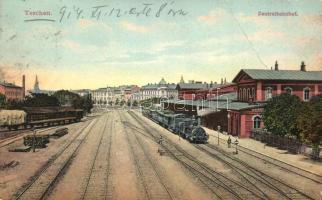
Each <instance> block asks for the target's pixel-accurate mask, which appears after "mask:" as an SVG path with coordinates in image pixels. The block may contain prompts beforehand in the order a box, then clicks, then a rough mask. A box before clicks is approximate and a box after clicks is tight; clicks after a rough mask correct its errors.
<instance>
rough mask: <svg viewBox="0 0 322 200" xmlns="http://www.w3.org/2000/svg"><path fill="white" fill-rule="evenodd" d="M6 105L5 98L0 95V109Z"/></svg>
mask: <svg viewBox="0 0 322 200" xmlns="http://www.w3.org/2000/svg"><path fill="white" fill-rule="evenodd" d="M5 105H6V96H5V95H3V94H0V108H4V107H5Z"/></svg>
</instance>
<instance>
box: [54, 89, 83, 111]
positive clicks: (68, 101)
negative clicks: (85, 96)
mask: <svg viewBox="0 0 322 200" xmlns="http://www.w3.org/2000/svg"><path fill="white" fill-rule="evenodd" d="M53 96H54V97H56V98H57V99H58V100H59V103H60V105H62V106H74V107H75V105H73V102H75V101H76V102H77V101H80V99H81V97H80V96H79V95H78V94H76V93H73V92H70V91H68V90H58V91H57V92H55V93H54V94H53ZM77 99H78V100H77Z"/></svg>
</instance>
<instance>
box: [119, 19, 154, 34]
mask: <svg viewBox="0 0 322 200" xmlns="http://www.w3.org/2000/svg"><path fill="white" fill-rule="evenodd" d="M120 25H121V27H123V28H124V29H125V30H128V31H132V32H136V33H148V32H149V29H148V28H146V27H145V26H141V25H137V24H134V23H131V22H128V21H122V22H120Z"/></svg>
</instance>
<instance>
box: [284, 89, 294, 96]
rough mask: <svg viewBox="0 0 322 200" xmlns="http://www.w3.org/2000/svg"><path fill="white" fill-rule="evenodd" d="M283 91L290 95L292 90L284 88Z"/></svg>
mask: <svg viewBox="0 0 322 200" xmlns="http://www.w3.org/2000/svg"><path fill="white" fill-rule="evenodd" d="M284 90H285V92H286V93H287V94H290V95H291V94H292V88H290V87H286V88H285V89H284Z"/></svg>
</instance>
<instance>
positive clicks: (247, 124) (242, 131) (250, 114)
mask: <svg viewBox="0 0 322 200" xmlns="http://www.w3.org/2000/svg"><path fill="white" fill-rule="evenodd" d="M233 82H235V83H236V84H237V101H239V102H244V103H248V104H249V105H260V104H262V105H265V102H267V101H269V100H270V99H271V98H273V97H275V96H277V95H280V94H282V93H289V94H291V95H296V96H298V97H299V98H300V99H301V100H302V101H308V100H310V98H311V97H312V96H316V95H320V94H322V71H306V69H305V64H304V62H302V64H301V66H300V70H279V69H278V64H277V63H276V64H275V69H274V70H258V69H242V70H241V71H240V72H239V73H238V74H237V76H236V77H235V78H234V80H233ZM262 112H263V106H262V108H255V109H249V108H247V107H245V108H241V109H239V110H233V109H231V110H229V112H228V113H229V118H228V133H230V134H232V135H239V136H240V137H249V136H250V133H251V130H252V129H258V128H263V127H264V124H263V122H262Z"/></svg>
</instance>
